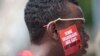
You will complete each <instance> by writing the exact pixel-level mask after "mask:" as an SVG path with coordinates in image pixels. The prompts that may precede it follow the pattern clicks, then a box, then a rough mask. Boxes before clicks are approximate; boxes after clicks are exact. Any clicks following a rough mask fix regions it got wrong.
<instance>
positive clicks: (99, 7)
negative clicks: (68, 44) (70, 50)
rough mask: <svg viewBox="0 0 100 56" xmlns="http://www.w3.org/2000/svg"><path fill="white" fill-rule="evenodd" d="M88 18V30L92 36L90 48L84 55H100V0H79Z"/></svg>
mask: <svg viewBox="0 0 100 56" xmlns="http://www.w3.org/2000/svg"><path fill="white" fill-rule="evenodd" d="M78 2H79V4H80V6H81V8H82V10H83V12H84V17H85V19H86V24H85V26H86V31H87V33H88V34H89V36H90V40H89V42H88V43H89V48H88V49H87V54H86V55H84V56H100V53H99V52H100V48H99V47H100V19H99V18H100V0H78Z"/></svg>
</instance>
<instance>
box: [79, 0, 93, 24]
mask: <svg viewBox="0 0 100 56" xmlns="http://www.w3.org/2000/svg"><path fill="white" fill-rule="evenodd" d="M78 2H79V5H80V6H81V8H82V10H83V12H84V16H85V19H86V26H92V9H91V0H78Z"/></svg>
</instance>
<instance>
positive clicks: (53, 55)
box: [31, 2, 89, 56]
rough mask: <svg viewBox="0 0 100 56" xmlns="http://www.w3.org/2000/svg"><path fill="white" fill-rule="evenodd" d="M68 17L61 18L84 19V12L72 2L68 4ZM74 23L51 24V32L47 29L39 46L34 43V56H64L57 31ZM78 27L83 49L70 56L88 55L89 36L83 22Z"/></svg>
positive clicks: (78, 23) (32, 49)
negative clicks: (86, 49)
mask: <svg viewBox="0 0 100 56" xmlns="http://www.w3.org/2000/svg"><path fill="white" fill-rule="evenodd" d="M66 7H67V8H68V10H69V11H67V15H65V16H63V17H61V18H83V15H82V12H81V10H80V8H79V6H77V5H76V4H73V3H71V2H68V3H66ZM72 23H73V22H72V21H69V22H62V21H60V22H56V25H54V24H51V25H50V27H49V30H47V29H46V27H45V33H44V35H43V38H42V40H41V41H40V42H39V44H36V43H32V47H31V51H32V52H33V53H34V56H64V51H63V48H62V45H61V42H60V40H59V36H58V34H57V31H59V30H60V29H62V28H64V27H66V26H68V25H70V24H72ZM76 23H77V25H79V26H78V31H79V33H80V35H81V39H82V47H81V49H80V50H79V52H77V53H74V54H71V55H70V56H82V55H83V54H85V53H86V51H85V48H87V47H88V46H87V41H88V38H89V37H88V35H87V34H86V33H85V32H84V23H83V22H82V21H78V22H76Z"/></svg>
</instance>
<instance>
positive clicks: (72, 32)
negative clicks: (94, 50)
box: [58, 24, 81, 56]
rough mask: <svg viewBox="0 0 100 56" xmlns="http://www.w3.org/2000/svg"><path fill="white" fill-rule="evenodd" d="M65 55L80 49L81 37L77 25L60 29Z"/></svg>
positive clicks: (67, 55)
mask: <svg viewBox="0 0 100 56" xmlns="http://www.w3.org/2000/svg"><path fill="white" fill-rule="evenodd" d="M58 34H59V36H60V40H61V43H62V46H63V49H64V52H65V56H69V55H71V54H73V53H76V52H78V51H79V49H80V44H81V42H80V41H81V39H80V35H79V32H78V30H77V27H76V25H75V24H74V25H71V26H69V27H67V28H64V29H62V30H59V31H58Z"/></svg>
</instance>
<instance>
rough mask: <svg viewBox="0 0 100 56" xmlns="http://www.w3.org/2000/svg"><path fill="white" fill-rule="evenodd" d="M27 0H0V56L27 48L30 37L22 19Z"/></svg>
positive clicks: (9, 55) (13, 53) (13, 55)
mask: <svg viewBox="0 0 100 56" xmlns="http://www.w3.org/2000/svg"><path fill="white" fill-rule="evenodd" d="M27 2H28V0H0V56H16V54H17V52H19V51H21V50H24V49H28V47H29V46H30V39H29V35H28V30H27V27H26V25H25V21H24V8H25V6H26V3H27Z"/></svg>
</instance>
